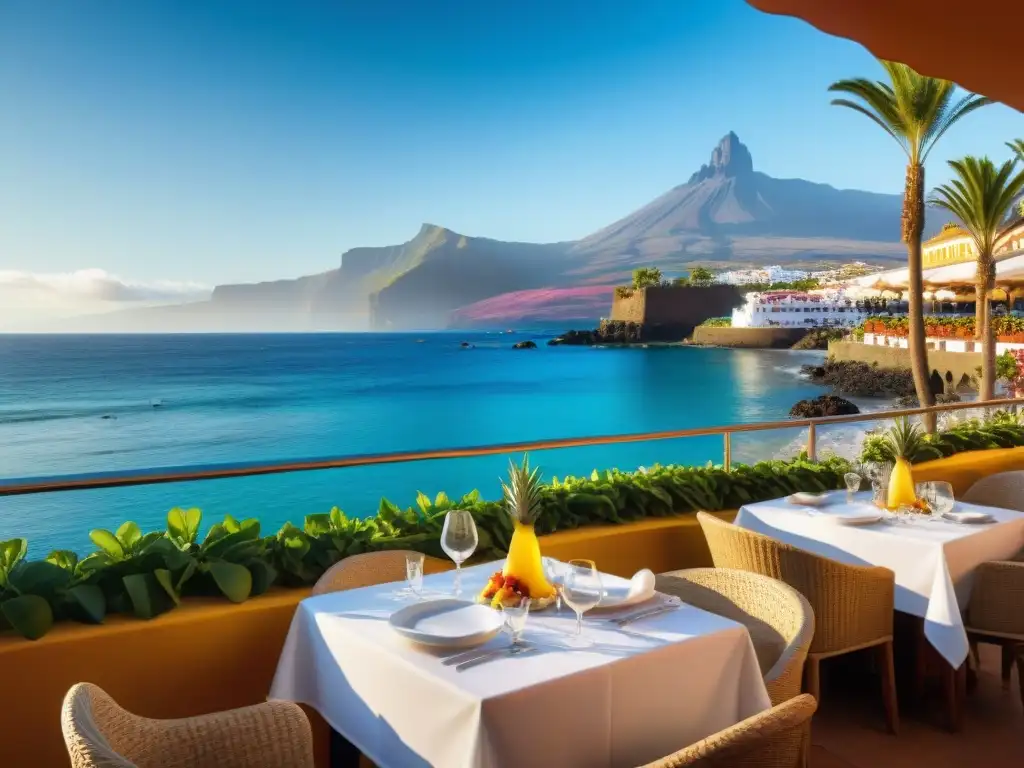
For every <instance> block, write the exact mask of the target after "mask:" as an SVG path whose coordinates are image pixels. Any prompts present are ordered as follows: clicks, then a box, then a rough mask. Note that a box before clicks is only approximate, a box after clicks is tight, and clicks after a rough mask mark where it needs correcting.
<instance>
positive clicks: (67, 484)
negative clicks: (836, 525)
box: [0, 399, 1022, 496]
mask: <svg viewBox="0 0 1024 768" xmlns="http://www.w3.org/2000/svg"><path fill="white" fill-rule="evenodd" d="M1021 402H1022V401H1020V400H1016V399H1000V400H987V401H985V402H963V403H947V404H944V405H933V406H930V407H926V408H902V409H897V410H889V411H874V412H872V413H861V414H855V415H851V416H826V417H821V418H813V419H787V420H785V421H764V422H752V423H749V424H730V425H727V426H717V427H693V428H690V429H672V430H666V431H663V432H639V433H631V434H621V435H598V436H590V437H564V438H555V439H549V440H535V441H531V442H520V443H502V444H497V445H480V446H471V447H467V448H437V449H433V450H427V451H396V452H392V453H367V454H353V455H348V456H333V457H325V458H314V459H299V460H290V461H278V462H241V463H237V464H206V465H198V466H185V467H159V468H150V469H138V470H131V471H116V472H94V473H89V474H75V475H57V476H49V477H29V478H11V479H0V496H20V495H25V494H32V493H53V492H56V491H79V490H85V489H90V488H123V487H127V486H134V485H155V484H158V483H177V482H185V481H193V480H216V479H222V478H228V477H252V476H254V475H273V474H280V473H284V472H311V471H314V470H320V469H342V468H345V467H365V466H373V465H378V464H402V463H407V462H413V461H433V460H437V459H455V458H468V457H473V456H493V455H495V454H510V453H522V452H524V451H542V450H550V449H555V448H577V447H583V446H594V445H614V444H619V443H641V442H647V441H653V440H676V439H679V438H686V437H707V436H709V435H712V436H713V435H721V436H722V443H723V460H722V464H723V466H724V467H725V469H726V471H728V470H729V468H730V466H731V465H732V436H733V435H735V434H740V433H749V432H767V431H771V430H778V429H803V428H806V429H807V443H806V450H807V455H808V457H809V458H811V459H812V460H813V459H815V458H816V457H817V435H818V430H819V429H820V428H822V427H828V426H833V425H836V424H852V423H858V422H872V421H884V420H886V419H891V418H895V417H899V416H918V415H923V414H938V413H947V412H955V411H963V410H978V409H993V408H1000V407H1008V408H1011V409H1013V410H1016V408H1017V406H1018V405H1020V404H1021Z"/></svg>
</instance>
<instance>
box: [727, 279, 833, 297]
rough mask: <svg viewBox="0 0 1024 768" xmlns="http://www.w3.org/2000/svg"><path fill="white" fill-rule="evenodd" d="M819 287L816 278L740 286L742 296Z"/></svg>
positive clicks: (819, 283)
mask: <svg viewBox="0 0 1024 768" xmlns="http://www.w3.org/2000/svg"><path fill="white" fill-rule="evenodd" d="M820 287H821V281H820V280H818V278H816V277H805V278H803V279H801V280H787V281H780V282H775V283H746V284H744V285H742V286H740V290H742V291H743V293H744V294H748V293H764V292H765V291H810V290H813V289H815V288H820Z"/></svg>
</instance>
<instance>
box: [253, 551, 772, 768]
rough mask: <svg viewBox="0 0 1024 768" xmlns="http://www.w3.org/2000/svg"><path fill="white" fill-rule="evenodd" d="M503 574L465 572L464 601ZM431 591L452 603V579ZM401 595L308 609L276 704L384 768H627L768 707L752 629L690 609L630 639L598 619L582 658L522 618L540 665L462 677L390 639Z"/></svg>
mask: <svg viewBox="0 0 1024 768" xmlns="http://www.w3.org/2000/svg"><path fill="white" fill-rule="evenodd" d="M499 567H500V564H497V563H492V564H485V565H481V566H476V567H473V568H468V569H466V570H465V571H464V573H463V583H464V585H465V587H466V589H467V594H468V595H469V596H472V595H473V594H475V592H476V591H477V590H478V589H480V588H482V586H483V584H484V582H485V581H486V578H487V576H489V575H490V574H491V573H493V572H494V571H495V570H497V569H498V568H499ZM425 581H426V586H427V587H428V588H431V587H432V588H434V589H444V590H450V588H451V583H452V575H451V574H450V573H448V574H437V575H434V576H428V577H427V578H426V580H425ZM395 588H396V585H394V584H389V585H381V586H376V587H367V588H365V589H356V590H350V591H346V592H336V593H333V594H328V595H321V596H318V597H312V598H309V599H307V600H303V601H302V602H301V603H300V604H299V606H298V608H297V610H296V612H295V617H294V619H293V620H292V625H291V629H290V631H289V633H288V638H287V640H286V641H285V646H284V650H283V651H282V653H281V660H280V662H279V664H278V668H277V674H276V675H275V677H274V683H273V686H272V688H271V691H270V698H271V699H285V700H289V701H296V702H301V703H304V704H308V705H310V706H312V707H313V708H314V709H316V710H317V711H318V712H320V714H321V715H323V717H324V719H325V720H326V721H327V722H328V723H329V724H330V725H331V726H332V727H333V728H334V729H335V730H336V731H338V732H339V733H341V734H342V735H343V736H345V737H346V738H347V739H348V740H349V741H351V742H352V743H353V744H355V745H356V746H357V747H359V748H360V750H362V752H363V753H364V754H365V755H367V756H368V757H369V758H370V759H371V760H373V761H374V762H375V763H376V764H378V765H380V766H383V767H384V768H394V767H395V766H426V765H431V766H436V767H437V768H448V767H455V766H460V767H461V766H487V767H490V766H495V767H497V766H507V767H508V768H524V767H525V766H530V768H541V767H542V766H552V768H556V767H557V768H573V766H579V767H580V768H598V767H600V766H635V765H638V764H642V763H645V762H648V761H650V760H654V759H657V758H659V757H662V756H664V755H666V754H670V753H672V752H674V751H676V750H677V749H681V748H682V747H685V746H687V745H689V744H692V743H693V742H695V741H698V740H700V739H702V738H704V737H706V736H708V735H710V734H712V733H715V732H717V731H719V730H721V729H723V728H725V727H728V726H730V725H732V724H734V723H737V722H739V721H740V720H743V719H745V718H747V717H750V716H751V715H754V714H756V713H757V712H760V711H762V710H764V709H766V708H767V707H768V706H769V699H768V694H767V692H766V690H765V687H764V683H763V681H762V679H761V674H760V670H759V668H758V664H757V658H756V656H755V654H754V649H753V645H752V644H751V641H750V636H749V635H748V633H747V630H746V628H744V627H743V626H742V625H740V624H737V623H734V622H732V621H729V620H728V619H725V618H722V617H720V616H715V615H713V614H710V613H707V612H705V611H702V610H699V609H697V608H694V607H691V606H687V605H684V606H682V607H680V608H678V609H676V610H673V611H670V612H668V613H665V614H661V615H660V616H656V617H652V618H650V619H645V620H643V621H640V622H637V623H634V624H632V625H631V626H630V627H628V628H627V629H625V630H619V629H616V628H614V627H613V625H611V624H610V623H608V622H607V620H603V619H600V620H599V619H598V618H597V614H595V617H594V618H588V619H585V621H584V632H585V633H586V635H587V636H588V637H590V638H592V639H593V641H594V644H593V646H592V647H589V648H584V649H582V650H577V649H569V648H567V647H566V645H565V638H566V635H567V633H569V632H571V631H572V630H573V628H574V625H575V617H574V615H573V614H572V613H571V611H569V610H568V609H567V608H565V607H563V609H562V612H561V613H555V609H554V608H553V607H552V608H549V609H548V610H547V611H543V612H537V613H534V614H532V615H531V616H530V617H529V621H528V624H527V629H526V633H525V636H524V637H525V639H527V640H528V641H532V642H535V643H536V644H538V645H539V646H540V650H539V651H538V652H535V653H531V654H523V655H521V656H518V657H508V658H505V657H503V658H501V659H499V660H496V661H490V662H488V663H486V664H481V665H478V666H475V667H472V668H470V669H467V670H464V671H462V672H457V671H455V669H454V668H453V667H449V666H444V665H442V663H441V661H442V659H443V658H444V655H443V654H442V653H441V652H438V651H432V650H428V649H425V648H423V647H420V646H416V645H414V644H412V643H411V642H409V641H408V640H405V639H403V638H401V637H399V636H398V635H397V634H396V633H394V632H393V631H392V630H391V628H390V626H389V625H388V623H387V618H388V616H389V615H390V614H391V613H392V612H394V611H395V610H397V609H398V608H400V607H402V606H403V605H405V604H408V601H406V602H402V601H400V599H399V598H396V597H395V595H394V591H395ZM508 642H509V641H508V638H507V636H504V635H502V636H499V638H496V639H495V640H494V641H492V643H491V644H497V645H501V644H505V645H507V644H508Z"/></svg>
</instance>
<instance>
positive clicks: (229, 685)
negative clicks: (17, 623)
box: [0, 448, 1024, 768]
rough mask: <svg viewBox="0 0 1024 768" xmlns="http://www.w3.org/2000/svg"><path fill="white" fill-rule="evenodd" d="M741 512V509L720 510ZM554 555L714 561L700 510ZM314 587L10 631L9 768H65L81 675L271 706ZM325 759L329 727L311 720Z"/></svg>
mask: <svg viewBox="0 0 1024 768" xmlns="http://www.w3.org/2000/svg"><path fill="white" fill-rule="evenodd" d="M1022 468H1024V448H1014V449H1007V450H993V451H981V452H977V453H971V454H960V455H958V456H954V457H952V458H949V459H943V460H941V461H935V462H929V463H927V464H921V465H918V466H917V467H915V469H914V476H915V479H917V480H929V479H940V478H941V479H946V480H950V481H951V482H952V483H953V485H954V488H955V489H956V491H957V492H958V493H962V492H963V491H964V490H966V488H967V487H969V485H970V484H971V483H972V482H974V481H975V480H977V479H978V478H979V477H983V476H985V475H988V474H992V473H995V472H1002V471H1006V470H1010V469H1022ZM718 514H719V515H720V516H721V517H723V518H725V519H731V517H732V515H733V514H734V512H731V511H727V512H721V513H718ZM541 549H542V551H543V552H544V554H546V555H551V556H553V557H558V558H560V559H563V560H564V559H571V558H573V557H588V558H591V559H593V560H595V561H596V562H597V563H598V565H599V566H600V567H601V568H602V570H605V571H607V572H610V573H615V574H618V575H623V576H628V575H630V574H632V573H635V572H636V571H637V570H638V569H640V568H644V567H646V568H651V569H652V570H654V571H655V572H660V571H667V570H675V569H677V568H691V567H698V566H705V565H710V564H711V563H710V556H709V554H708V550H707V545H706V543H705V542H704V539H703V536H702V535H701V533H700V527H699V526H698V525H697V521H696V519H695V518H694V517H693V516H692V515H686V516H683V517H677V518H670V519H662V520H645V521H642V522H638V523H632V524H629V525H617V526H595V527H588V528H581V529H579V530H575V531H565V532H561V533H556V534H553V535H551V536H545V537H542V539H541ZM307 594H308V590H303V589H293V590H285V589H277V590H273V591H272V592H271V593H270V594H268V595H265V596H263V597H259V598H256V599H253V600H250V601H248V602H246V603H242V604H241V605H232V604H229V603H226V602H224V601H223V600H219V599H213V598H210V599H205V598H203V599H191V600H188V601H186V603H185V604H184V605H183V606H182V607H181V608H178V609H176V610H174V611H171V612H170V613H167V614H165V615H163V616H160V617H158V618H156V619H153V620H152V621H140V620H137V619H133V618H128V617H119V616H114V617H111V618H110V619H109V620H108V621H107V623H105V624H104V625H102V626H87V625H83V624H75V623H62V624H59V625H57V626H56V627H54V629H53V630H52V631H51V632H50V633H49V634H48V635H46V637H44V638H42V639H41V640H37V641H35V642H29V641H27V640H23V639H21V638H17V637H13V636H11V635H10V634H6V635H3V636H0V681H2V688H0V690H2V691H3V694H4V706H3V712H2V716H0V766H2V768H22V767H23V766H24V767H25V768H29V767H30V766H31V767H32V768H47V767H48V766H66V765H67V757H66V754H65V751H64V746H63V740H62V738H61V733H60V705H61V700H62V699H63V697H64V693H65V692H66V691H67V689H68V688H69V687H71V685H72V684H74V683H76V682H79V681H88V682H92V683H96V684H97V685H99V686H101V687H103V688H105V689H106V690H107V691H108V692H109V693H110V694H111V695H113V696H114V698H115V699H117V700H118V701H119V702H120V703H121V704H123V705H124V706H125V707H126V708H128V709H130V710H132V711H134V712H137V713H138V714H140V715H144V716H148V717H184V716H187V715H195V714H201V713H204V712H214V711H218V710H223V709H231V708H233V707H239V706H244V705H246V704H252V703H256V702H259V701H262V700H263V699H264V698H265V697H266V695H267V691H268V690H269V689H270V682H271V680H272V678H273V675H274V670H275V668H276V666H277V660H278V656H279V655H280V652H281V646H282V644H283V643H284V637H285V634H286V633H287V631H288V626H289V623H290V622H291V617H292V614H293V613H294V611H295V606H296V604H297V603H298V601H299V600H301V599H302V598H304V597H305V596H306V595H307ZM311 720H312V721H313V724H314V733H315V735H316V738H317V744H318V747H319V748H320V750H321V754H320V755H318V758H319V759H320V765H325V763H324V762H323V760H324V759H325V757H326V754H325V751H324V750H325V748H326V731H325V729H324V725H323V722H322V721H320V720H319V718H318V717H316V716H315V715H314V716H313V717H311Z"/></svg>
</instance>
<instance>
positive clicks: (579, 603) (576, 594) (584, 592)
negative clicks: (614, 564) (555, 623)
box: [562, 560, 604, 644]
mask: <svg viewBox="0 0 1024 768" xmlns="http://www.w3.org/2000/svg"><path fill="white" fill-rule="evenodd" d="M603 594H604V590H603V589H602V588H601V574H600V573H599V572H598V570H597V566H596V565H594V561H593V560H570V561H569V562H568V564H567V565H566V569H565V578H564V579H563V580H562V599H563V600H565V604H566V605H568V606H569V607H570V608H572V609H573V611H575V613H576V634H575V644H581V643H582V640H583V614H584V613H586V612H587V611H589V610H590V609H591V608H594V607H596V606H597V604H598V603H600V602H601V597H602V595H603Z"/></svg>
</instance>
